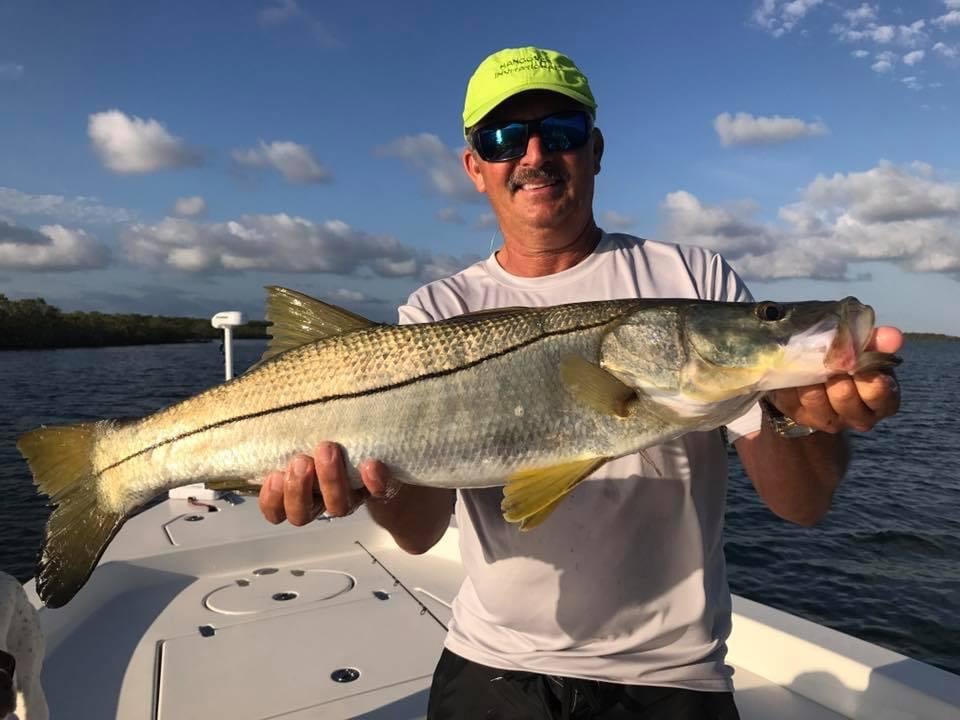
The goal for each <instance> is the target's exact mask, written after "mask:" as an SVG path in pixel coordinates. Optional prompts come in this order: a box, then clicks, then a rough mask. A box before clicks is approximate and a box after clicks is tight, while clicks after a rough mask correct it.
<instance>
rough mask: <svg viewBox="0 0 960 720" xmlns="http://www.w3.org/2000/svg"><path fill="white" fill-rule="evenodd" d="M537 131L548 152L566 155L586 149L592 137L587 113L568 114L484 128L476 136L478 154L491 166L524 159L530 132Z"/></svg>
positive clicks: (557, 114)
mask: <svg viewBox="0 0 960 720" xmlns="http://www.w3.org/2000/svg"><path fill="white" fill-rule="evenodd" d="M531 128H532V129H534V130H535V131H536V132H537V133H538V134H539V135H540V139H541V141H542V142H543V146H544V149H545V150H546V151H547V152H564V151H566V150H575V149H576V148H579V147H582V146H583V145H584V144H585V143H586V142H587V139H588V138H589V137H590V122H589V119H588V116H587V113H585V112H564V113H556V114H555V115H548V116H547V117H545V118H541V119H540V120H531V121H529V122H510V123H504V124H502V125H491V126H488V127H486V128H481V129H479V130H478V131H477V134H476V139H477V141H476V145H477V151H478V152H479V153H480V157H482V158H483V159H484V160H486V161H487V162H504V161H506V160H513V159H514V158H518V157H523V155H524V154H525V153H526V152H527V141H528V140H529V138H530V130H531Z"/></svg>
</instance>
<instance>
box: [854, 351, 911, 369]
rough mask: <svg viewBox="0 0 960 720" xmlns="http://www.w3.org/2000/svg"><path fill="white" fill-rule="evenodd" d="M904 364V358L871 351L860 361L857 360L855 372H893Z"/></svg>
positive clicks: (861, 357) (862, 356)
mask: <svg viewBox="0 0 960 720" xmlns="http://www.w3.org/2000/svg"><path fill="white" fill-rule="evenodd" d="M902 362H903V358H901V357H899V356H898V355H894V354H892V353H884V352H875V351H872V350H871V351H869V352H865V353H863V354H862V355H860V359H859V360H857V366H856V367H855V368H854V369H853V371H854V372H858V373H860V372H868V371H871V370H879V371H884V370H891V369H893V368H894V367H896V366H897V365H899V364H900V363H902Z"/></svg>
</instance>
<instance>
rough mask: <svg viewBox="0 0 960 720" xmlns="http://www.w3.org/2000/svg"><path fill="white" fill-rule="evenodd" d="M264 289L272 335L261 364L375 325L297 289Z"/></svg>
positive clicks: (273, 287) (274, 287) (360, 316)
mask: <svg viewBox="0 0 960 720" xmlns="http://www.w3.org/2000/svg"><path fill="white" fill-rule="evenodd" d="M266 290H267V311H266V318H265V319H266V320H267V321H268V322H270V323H272V325H271V326H270V329H269V331H268V332H269V333H270V335H271V338H270V343H269V344H268V345H267V349H266V350H265V351H264V353H263V356H262V357H261V358H260V363H262V362H264V361H266V360H269V359H270V358H272V357H275V356H277V355H279V354H280V353H284V352H286V351H287V350H291V349H292V348H295V347H300V346H301V345H306V344H307V343H312V342H316V341H317V340H323V339H325V338H329V337H335V336H337V335H343V334H344V333H348V332H352V331H354V330H364V329H366V328H371V327H374V326H375V325H376V324H377V323H374V322H372V321H371V320H368V319H367V318H365V317H363V316H362V315H357V314H356V313H352V312H350V311H349V310H345V309H343V308H341V307H337V306H336V305H331V304H330V303H325V302H323V301H322V300H317V299H316V298H312V297H310V296H309V295H305V294H304V293H301V292H297V291H296V290H290V289H289V288H285V287H278V286H274V285H271V286H269V287H267V289H266ZM260 363H257V364H258V365H259V364H260ZM254 367H255V366H254ZM251 369H252V368H251ZM248 372H249V370H248Z"/></svg>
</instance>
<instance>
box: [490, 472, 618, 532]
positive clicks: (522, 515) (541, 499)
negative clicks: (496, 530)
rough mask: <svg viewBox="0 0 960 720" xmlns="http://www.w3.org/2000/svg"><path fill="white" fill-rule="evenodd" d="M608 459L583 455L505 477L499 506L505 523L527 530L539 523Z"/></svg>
mask: <svg viewBox="0 0 960 720" xmlns="http://www.w3.org/2000/svg"><path fill="white" fill-rule="evenodd" d="M606 461H607V458H596V457H592V458H586V459H584V460H574V461H572V462H568V463H564V464H563V465H553V466H550V467H544V468H535V469H533V470H521V471H519V472H516V473H514V474H513V475H511V476H510V477H509V478H507V483H506V485H505V487H504V488H503V501H502V502H501V503H500V509H501V510H502V511H503V517H504V519H505V520H507V521H508V522H518V523H520V529H521V530H529V529H530V528H533V527H536V526H537V525H539V524H540V523H542V522H543V521H544V520H545V519H546V518H547V516H548V515H550V513H552V512H553V511H554V510H555V509H556V508H557V506H558V505H559V504H560V501H561V500H562V499H563V498H564V497H566V496H567V495H568V494H569V493H570V491H572V490H573V489H574V488H575V487H576V486H577V483H579V482H580V481H581V480H583V479H584V478H585V477H586V476H587V475H589V474H590V473H592V472H593V471H594V470H596V469H597V468H598V467H600V466H601V465H603V464H604V463H605V462H606Z"/></svg>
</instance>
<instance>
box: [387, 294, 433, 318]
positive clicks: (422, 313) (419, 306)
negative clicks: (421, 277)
mask: <svg viewBox="0 0 960 720" xmlns="http://www.w3.org/2000/svg"><path fill="white" fill-rule="evenodd" d="M397 316H398V318H399V320H398V322H399V323H400V325H412V324H414V323H425V322H433V321H434V320H436V317H435V314H432V313H430V312H429V311H428V310H427V309H426V308H425V307H424V304H423V300H422V299H421V298H420V291H417V292H415V293H413V294H412V295H411V296H410V297H408V298H407V301H406V302H405V303H404V304H403V305H401V306H400V307H399V308H398V309H397Z"/></svg>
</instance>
